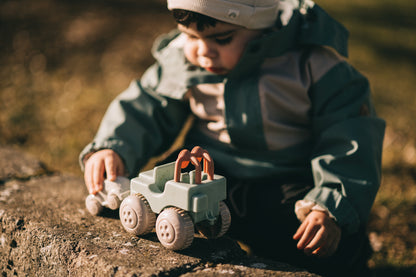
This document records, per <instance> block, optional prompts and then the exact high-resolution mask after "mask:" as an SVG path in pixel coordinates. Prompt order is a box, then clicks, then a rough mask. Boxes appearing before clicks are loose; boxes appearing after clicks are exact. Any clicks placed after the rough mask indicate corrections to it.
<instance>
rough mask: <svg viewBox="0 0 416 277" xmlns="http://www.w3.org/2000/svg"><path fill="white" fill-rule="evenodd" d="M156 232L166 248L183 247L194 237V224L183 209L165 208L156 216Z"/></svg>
mask: <svg viewBox="0 0 416 277" xmlns="http://www.w3.org/2000/svg"><path fill="white" fill-rule="evenodd" d="M156 234H157V237H158V239H159V241H160V242H161V243H162V245H163V246H164V247H166V248H167V249H171V250H181V249H185V248H187V247H189V246H190V245H191V244H192V241H193V239H194V224H193V223H192V220H191V217H190V216H189V215H188V214H187V213H186V212H185V211H184V210H181V209H178V208H167V209H165V210H163V211H162V212H161V213H160V214H159V216H158V218H157V221H156Z"/></svg>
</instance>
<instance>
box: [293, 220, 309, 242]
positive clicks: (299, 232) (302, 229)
mask: <svg viewBox="0 0 416 277" xmlns="http://www.w3.org/2000/svg"><path fill="white" fill-rule="evenodd" d="M306 226H307V223H306V222H305V221H304V222H303V223H302V224H301V225H300V226H299V228H298V229H297V230H296V233H295V234H294V235H293V239H295V240H298V239H300V238H301V237H302V234H303V232H305V229H306Z"/></svg>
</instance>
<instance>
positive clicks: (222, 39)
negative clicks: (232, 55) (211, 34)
mask: <svg viewBox="0 0 416 277" xmlns="http://www.w3.org/2000/svg"><path fill="white" fill-rule="evenodd" d="M232 40H233V36H227V37H217V38H215V42H216V43H218V44H219V45H226V44H229V43H230V42H231V41H232Z"/></svg>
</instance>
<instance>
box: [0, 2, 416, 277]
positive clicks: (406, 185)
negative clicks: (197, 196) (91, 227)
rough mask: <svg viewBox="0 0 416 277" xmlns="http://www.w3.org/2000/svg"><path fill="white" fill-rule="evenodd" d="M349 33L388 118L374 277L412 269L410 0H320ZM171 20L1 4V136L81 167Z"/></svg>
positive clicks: (415, 43)
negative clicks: (111, 108) (108, 113)
mask: <svg viewBox="0 0 416 277" xmlns="http://www.w3.org/2000/svg"><path fill="white" fill-rule="evenodd" d="M317 3H319V4H321V6H323V7H324V8H325V9H326V10H327V11H329V12H330V13H331V14H332V15H333V16H334V17H335V18H337V19H338V20H340V21H341V22H342V23H344V24H345V25H346V26H347V27H348V29H349V30H350V31H351V43H350V56H351V58H350V61H351V63H352V64H354V65H355V67H357V68H358V69H359V70H360V71H361V72H363V73H364V74H365V75H366V76H367V77H368V78H369V79H370V82H371V84H372V88H373V91H374V100H375V104H376V107H377V109H378V112H379V114H380V115H381V116H382V117H383V118H385V119H386V121H387V126H388V127H387V132H386V139H385V146H384V158H383V171H384V173H383V174H384V178H383V183H382V186H381V188H380V192H379V194H378V197H377V199H376V203H375V205H374V209H373V213H372V218H371V221H370V228H369V231H370V234H371V235H370V237H371V240H372V243H373V246H374V249H375V254H374V256H373V258H372V260H371V266H372V267H373V268H374V271H375V273H376V276H391V275H400V276H416V236H415V233H416V217H415V212H416V182H415V180H416V148H415V147H416V143H415V142H416V141H415V137H416V129H415V128H414V124H413V119H414V118H415V115H416V97H414V96H413V93H412V92H413V89H414V87H416V79H415V78H414V76H416V63H415V61H416V36H415V35H414V30H415V29H416V17H415V16H414V11H415V10H416V2H415V1H408V0H367V1H359V0H338V1H335V2H334V1H330V0H317ZM173 26H174V24H173V22H172V20H171V18H170V15H169V14H168V12H167V11H166V9H165V1H164V0H147V1H145V0H141V1H137V0H120V1H115V0H103V1H99V2H97V1H92V0H85V1H80V0H72V1H70V0H61V1H57V0H38V1H28V0H17V1H16V0H14V1H12V0H5V1H1V3H0V32H1V33H0V34H1V37H0V50H1V52H0V64H1V68H0V80H1V81H0V111H1V112H0V144H8V145H15V146H16V147H18V148H21V149H23V150H25V151H29V152H31V153H33V154H34V155H36V156H38V157H40V159H41V160H43V161H44V162H46V164H48V165H49V166H50V167H52V169H56V170H60V171H65V172H72V173H74V174H80V171H79V168H78V164H77V156H78V153H79V152H80V150H81V149H82V147H83V146H84V145H86V144H87V143H88V142H89V141H90V140H91V138H92V137H93V136H94V134H95V132H96V130H97V127H98V124H99V121H100V119H101V117H102V115H103V113H104V111H105V109H106V107H107V105H108V103H109V101H110V100H111V99H112V98H113V97H115V95H117V94H118V93H119V92H120V91H122V90H123V89H124V88H126V87H127V86H128V84H129V82H130V80H131V79H133V78H135V77H138V76H140V75H141V74H142V72H143V70H144V69H145V68H146V67H147V66H148V65H149V64H151V62H152V58H151V56H150V54H149V50H150V47H151V44H152V42H153V39H154V38H155V36H156V35H157V34H160V33H163V32H166V31H168V30H170V29H171V28H172V27H173Z"/></svg>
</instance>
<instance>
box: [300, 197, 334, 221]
mask: <svg viewBox="0 0 416 277" xmlns="http://www.w3.org/2000/svg"><path fill="white" fill-rule="evenodd" d="M312 211H320V212H324V213H326V214H327V215H329V216H330V217H331V218H332V219H334V220H336V218H335V217H334V216H333V215H332V214H331V213H330V212H329V211H328V209H326V208H324V207H321V206H320V205H318V204H316V203H315V202H313V201H307V200H298V201H296V203H295V214H296V217H297V218H298V219H299V221H300V222H303V221H304V220H305V218H306V217H307V216H308V214H309V213H310V212H312Z"/></svg>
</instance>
